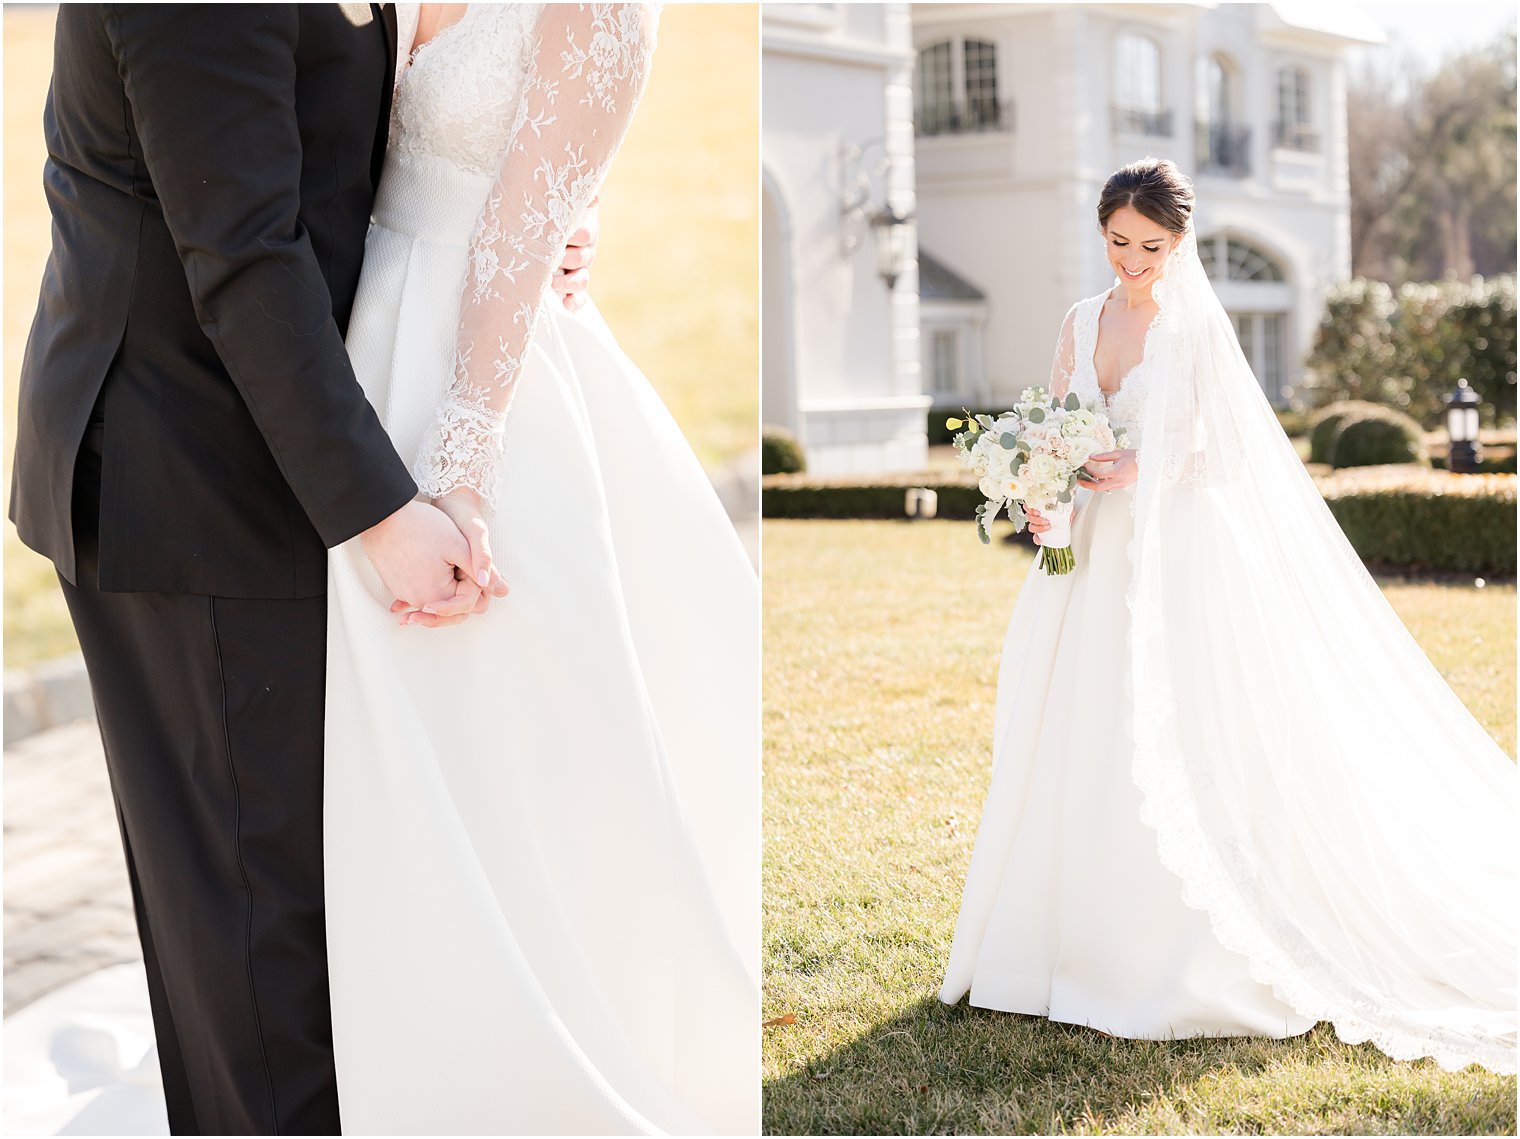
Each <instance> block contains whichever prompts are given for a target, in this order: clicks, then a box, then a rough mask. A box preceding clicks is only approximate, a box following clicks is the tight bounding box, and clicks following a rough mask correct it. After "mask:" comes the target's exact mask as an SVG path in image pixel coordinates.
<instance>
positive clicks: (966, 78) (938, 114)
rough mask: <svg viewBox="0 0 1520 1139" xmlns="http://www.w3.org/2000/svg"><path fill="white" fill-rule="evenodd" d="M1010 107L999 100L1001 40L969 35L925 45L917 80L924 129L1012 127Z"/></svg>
mask: <svg viewBox="0 0 1520 1139" xmlns="http://www.w3.org/2000/svg"><path fill="white" fill-rule="evenodd" d="M1010 112H1011V107H1010V105H1008V104H1006V103H1004V102H1000V101H999V100H998V74H997V44H995V43H993V42H992V41H991V40H984V39H977V38H975V37H971V36H968V37H965V38H963V39H952V40H940V41H939V42H937V43H932V44H929V45H928V46H926V47H922V48H920V49H919V52H918V75H917V76H916V80H915V82H914V85H913V120H914V121H913V125H914V129H915V130H916V131H917V132H918V133H919V134H921V135H934V134H962V133H967V132H976V131H992V130H1011V129H1012V127H1013V122H1012V115H1011V113H1010Z"/></svg>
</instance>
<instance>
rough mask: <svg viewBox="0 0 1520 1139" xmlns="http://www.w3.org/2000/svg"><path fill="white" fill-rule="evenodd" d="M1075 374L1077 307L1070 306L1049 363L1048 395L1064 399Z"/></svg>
mask: <svg viewBox="0 0 1520 1139" xmlns="http://www.w3.org/2000/svg"><path fill="white" fill-rule="evenodd" d="M1079 303H1080V302H1079ZM1076 372H1077V305H1072V306H1071V308H1069V309H1067V310H1066V319H1065V320H1063V321H1062V322H1061V335H1060V336H1059V337H1057V338H1056V355H1055V359H1054V360H1052V361H1051V363H1050V394H1051V395H1053V396H1060V397H1062V398H1065V396H1066V393H1067V392H1068V391H1070V390H1071V378H1072V376H1074V375H1076Z"/></svg>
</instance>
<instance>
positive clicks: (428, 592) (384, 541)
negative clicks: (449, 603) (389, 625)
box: [359, 502, 479, 608]
mask: <svg viewBox="0 0 1520 1139" xmlns="http://www.w3.org/2000/svg"><path fill="white" fill-rule="evenodd" d="M359 540H360V542H361V544H362V545H363V546H364V552H365V554H367V555H368V556H369V560H370V563H371V564H372V565H373V566H374V567H375V572H376V573H378V574H379V575H380V580H381V581H382V582H384V583H385V588H386V589H388V590H389V591H390V592H391V595H392V596H393V597H395V598H397V599H398V600H400V601H404V602H406V604H407V606H408V607H409V608H420V607H421V606H424V605H431V604H434V603H436V602H440V601H443V600H445V599H452V598H453V597H454V596H455V594H456V592H457V591H456V588H455V584H456V575H455V572H454V571H455V570H456V569H463V570H464V571H465V572H466V573H468V572H471V570H470V567H471V564H472V562H471V554H470V543H469V542H468V541H467V540H466V539H465V536H464V535H463V534H461V533H460V532H459V527H458V526H456V525H454V523H453V522H452V521H450V519H449V516H448V515H447V514H445V513H444V512H443V511H441V510H439V509H438V508H437V507H435V506H431V505H429V504H428V503H426V502H408V503H407V504H406V505H405V506H403V507H402V508H401V509H400V510H398V511H396V512H395V513H394V514H392V515H390V516H389V517H388V518H385V519H384V520H382V521H380V522H377V523H376V524H375V525H373V526H371V527H370V528H369V529H368V530H366V531H364V533H362V534H361V535H360V536H359ZM470 584H471V588H474V589H475V591H476V593H477V594H478V593H479V587H478V586H475V585H473V583H470ZM471 604H474V600H473V599H472V600H471Z"/></svg>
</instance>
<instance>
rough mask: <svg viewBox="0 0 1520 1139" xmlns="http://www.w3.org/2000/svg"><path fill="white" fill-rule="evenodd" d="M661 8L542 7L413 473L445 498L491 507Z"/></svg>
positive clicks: (640, 85) (634, 98)
mask: <svg viewBox="0 0 1520 1139" xmlns="http://www.w3.org/2000/svg"><path fill="white" fill-rule="evenodd" d="M656 19H657V17H656V14H655V11H654V9H653V7H652V6H650V5H644V4H578V5H575V4H545V5H544V7H543V11H542V13H541V14H540V16H539V17H538V22H537V24H536V26H535V28H534V33H533V34H534V37H535V38H534V45H535V46H534V51H533V65H532V67H533V70H532V73H531V75H530V76H529V78H528V81H527V86H526V89H525V94H524V96H523V98H522V99H521V100H520V101H519V105H518V109H517V115H516V118H515V121H514V123H513V126H512V130H511V132H510V142H509V143H508V144H507V148H506V151H505V153H504V154H503V157H502V160H501V167H500V170H499V172H498V174H497V178H496V182H495V185H494V186H493V187H492V189H491V193H490V196H489V198H488V199H487V201H486V206H485V209H484V211H483V212H482V213H481V217H480V220H479V221H478V222H477V223H476V227H475V232H474V235H473V236H472V238H471V241H470V253H469V268H468V271H467V273H466V276H465V286H464V296H463V299H462V302H461V305H460V318H459V335H458V342H457V347H456V351H455V360H454V378H453V380H452V382H451V383H450V385H449V388H448V391H447V393H446V394H445V396H444V399H443V403H442V405H441V407H440V408H439V413H438V420H437V422H436V424H435V425H434V428H433V429H432V430H431V431H430V432H429V433H428V434H427V435H426V436H425V437H424V440H423V444H422V448H421V450H420V452H419V453H418V457H417V461H416V463H415V465H414V468H413V474H414V476H415V478H416V480H417V485H418V486H419V487H420V488H421V490H422V491H423V493H425V494H427V495H429V496H431V497H434V498H438V497H441V496H443V495H445V494H447V493H449V492H451V491H455V490H460V489H469V490H473V491H475V492H476V493H477V494H479V495H480V497H481V498H482V499H483V500H484V501H485V502H486V503H487V504H494V498H495V490H496V475H497V472H498V469H499V465H500V460H501V448H502V443H501V440H502V432H503V426H504V423H505V419H506V415H507V412H508V409H509V408H510V406H511V402H512V396H513V393H514V391H515V389H516V386H517V380H518V376H519V374H520V372H521V370H522V364H523V359H524V357H525V356H526V353H527V350H528V344H529V341H530V338H531V337H532V334H533V329H534V326H535V325H536V323H537V321H538V317H539V313H540V311H541V309H542V306H543V304H544V303H545V302H544V294H545V292H546V291H547V289H548V286H549V282H550V279H551V277H552V275H553V273H554V270H555V268H556V266H558V264H559V262H560V261H561V260H562V259H563V257H564V253H565V245H566V239H567V237H568V236H569V235H570V234H571V233H573V232H574V230H575V228H576V227H577V226H578V225H579V224H580V220H581V218H582V216H583V215H584V213H585V210H586V207H587V205H589V204H590V202H591V200H592V198H593V197H595V195H596V191H597V188H598V187H599V186H600V185H601V182H602V179H603V177H604V176H605V174H606V172H607V168H608V166H609V165H610V164H611V162H612V157H613V155H614V154H615V153H616V152H617V149H618V145H619V144H620V143H621V141H622V139H623V136H624V134H625V133H626V131H627V128H628V124H629V122H630V121H631V119H632V118H633V112H634V108H635V106H636V105H637V104H638V101H639V97H640V95H641V94H642V93H643V90H644V84H645V80H646V77H647V75H648V73H649V62H650V57H651V56H652V54H653V52H654V39H655V24H656Z"/></svg>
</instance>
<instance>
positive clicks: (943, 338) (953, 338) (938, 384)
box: [929, 329, 961, 395]
mask: <svg viewBox="0 0 1520 1139" xmlns="http://www.w3.org/2000/svg"><path fill="white" fill-rule="evenodd" d="M960 339H961V338H960V334H959V333H958V332H955V331H952V330H948V329H935V330H934V332H933V333H931V334H930V336H929V390H930V391H932V392H933V393H934V394H935V395H956V394H958V393H959V392H960V390H961V367H960V356H961V352H960Z"/></svg>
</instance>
